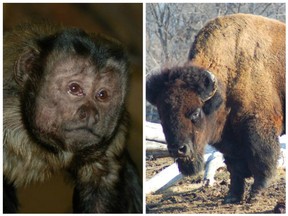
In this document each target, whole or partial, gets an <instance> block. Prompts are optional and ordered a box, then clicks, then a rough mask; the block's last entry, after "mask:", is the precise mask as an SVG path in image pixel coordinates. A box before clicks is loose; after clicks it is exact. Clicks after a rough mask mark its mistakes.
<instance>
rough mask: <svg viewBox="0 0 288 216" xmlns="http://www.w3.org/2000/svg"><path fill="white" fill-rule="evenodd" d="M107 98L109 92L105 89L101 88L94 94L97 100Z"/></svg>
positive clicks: (105, 99)
mask: <svg viewBox="0 0 288 216" xmlns="http://www.w3.org/2000/svg"><path fill="white" fill-rule="evenodd" d="M108 98H109V93H108V91H107V90H105V89H101V90H100V91H98V92H97V94H96V99H97V100H99V101H103V102H104V101H107V100H108Z"/></svg>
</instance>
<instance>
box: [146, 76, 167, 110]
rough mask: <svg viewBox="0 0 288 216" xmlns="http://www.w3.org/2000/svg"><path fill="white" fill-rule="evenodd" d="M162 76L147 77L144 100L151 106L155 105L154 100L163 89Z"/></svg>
mask: <svg viewBox="0 0 288 216" xmlns="http://www.w3.org/2000/svg"><path fill="white" fill-rule="evenodd" d="M162 76H163V74H162V73H159V74H152V75H149V76H148V77H147V81H146V99H147V100H148V101H149V102H150V103H151V104H152V105H154V106H155V105H156V100H157V97H158V94H159V92H160V91H161V89H163V87H164V86H163V85H164V82H163V80H162V78H163V77H162Z"/></svg>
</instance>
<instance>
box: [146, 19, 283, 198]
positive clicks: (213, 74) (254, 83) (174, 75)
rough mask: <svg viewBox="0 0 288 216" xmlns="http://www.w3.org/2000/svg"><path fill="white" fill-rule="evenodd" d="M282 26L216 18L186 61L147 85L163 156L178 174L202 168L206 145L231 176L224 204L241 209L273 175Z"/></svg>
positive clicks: (278, 132)
mask: <svg viewBox="0 0 288 216" xmlns="http://www.w3.org/2000/svg"><path fill="white" fill-rule="evenodd" d="M285 28H286V27H285V24H283V23H282V22H279V21H276V20H273V19H269V18H265V17H262V16H256V15H249V14H234V15H229V16H223V17H218V18H216V19H214V20H212V21H210V22H209V23H208V24H206V26H204V27H203V28H202V29H201V30H200V32H199V33H198V34H197V36H196V37H195V40H194V42H193V44H192V47H191V49H190V51H189V57H188V61H187V62H186V63H185V65H184V66H182V67H179V66H178V67H174V68H170V69H164V70H163V71H162V72H161V73H158V74H152V75H150V76H149V77H148V78H147V83H146V91H147V100H148V101H149V102H150V103H151V104H153V105H155V106H156V107H157V109H158V112H159V116H160V120H161V124H162V127H163V132H164V134H165V138H166V141H167V144H168V150H169V153H170V155H171V156H172V157H174V158H175V159H176V161H177V163H178V168H179V170H180V171H181V172H182V173H183V174H184V175H193V174H196V173H198V172H199V171H200V170H201V169H202V168H203V149H204V147H205V145H206V144H207V143H209V144H210V145H212V146H214V147H215V148H216V149H218V150H219V151H220V152H222V153H223V155H224V158H225V163H226V165H227V169H228V171H229V172H230V180H231V181H230V188H229V192H228V195H227V196H226V197H225V199H224V203H239V202H241V201H242V200H243V198H244V197H243V195H244V187H245V178H248V177H253V178H254V183H253V185H252V188H251V190H250V193H249V195H248V197H247V200H246V201H247V202H252V201H256V200H257V195H259V194H260V193H261V191H262V190H263V189H264V188H265V187H267V185H268V184H269V181H270V180H271V178H272V177H273V175H274V174H275V171H276V168H277V159H278V156H279V151H280V144H279V140H278V136H279V135H281V134H283V133H285V127H284V123H285Z"/></svg>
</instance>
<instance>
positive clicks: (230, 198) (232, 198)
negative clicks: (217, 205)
mask: <svg viewBox="0 0 288 216" xmlns="http://www.w3.org/2000/svg"><path fill="white" fill-rule="evenodd" d="M241 201H242V197H241V196H236V195H227V196H226V197H225V198H224V201H223V204H237V203H240V202H241Z"/></svg>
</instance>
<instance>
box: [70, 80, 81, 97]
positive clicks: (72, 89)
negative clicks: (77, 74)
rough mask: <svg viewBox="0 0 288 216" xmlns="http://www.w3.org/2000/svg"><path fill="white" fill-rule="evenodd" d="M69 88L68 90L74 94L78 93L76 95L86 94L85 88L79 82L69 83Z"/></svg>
mask: <svg viewBox="0 0 288 216" xmlns="http://www.w3.org/2000/svg"><path fill="white" fill-rule="evenodd" d="M68 88H69V90H68V92H69V93H70V94H72V95H76V96H82V95H84V92H83V89H82V88H81V86H80V85H79V84H78V83H71V84H69V87H68Z"/></svg>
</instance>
